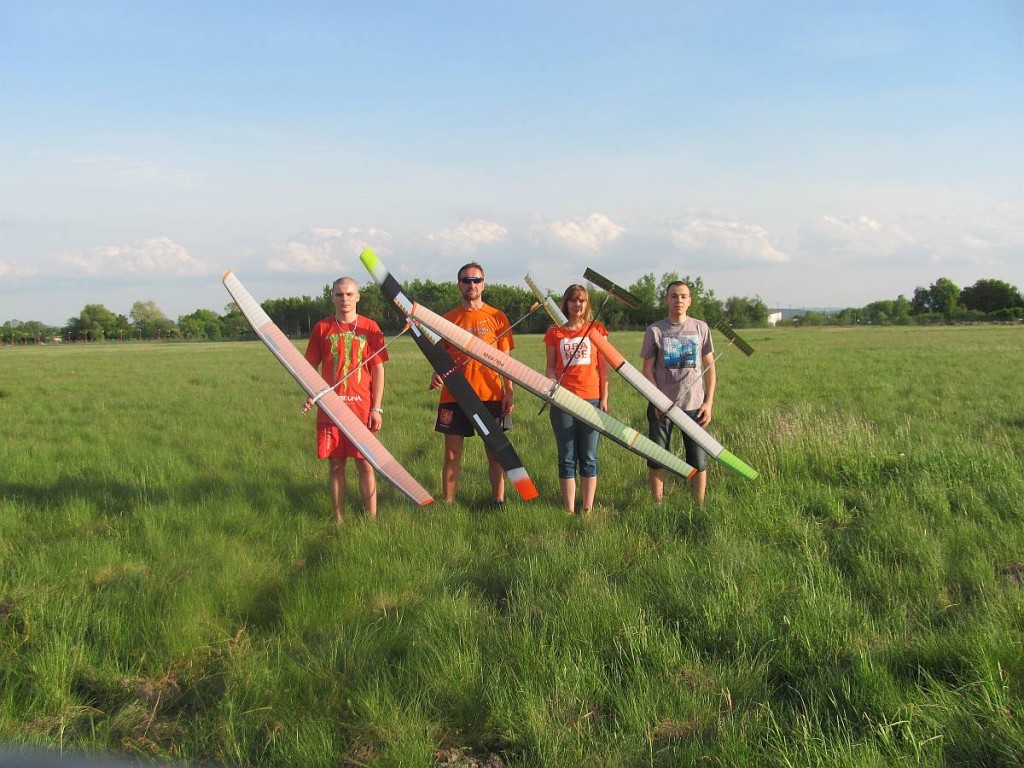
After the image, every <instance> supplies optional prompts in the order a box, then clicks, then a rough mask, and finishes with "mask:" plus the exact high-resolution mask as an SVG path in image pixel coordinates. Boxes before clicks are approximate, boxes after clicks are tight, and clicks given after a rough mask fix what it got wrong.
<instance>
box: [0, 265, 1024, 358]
mask: <svg viewBox="0 0 1024 768" xmlns="http://www.w3.org/2000/svg"><path fill="white" fill-rule="evenodd" d="M680 279H682V280H683V281H684V282H686V283H687V284H688V285H689V286H690V290H691V292H692V294H693V297H694V298H693V303H692V305H691V307H690V314H691V315H692V316H693V317H699V318H701V319H703V320H706V321H707V322H708V323H711V324H714V323H717V322H718V321H719V320H724V321H725V322H726V323H728V324H729V325H731V326H733V327H734V328H755V327H763V326H766V325H767V324H768V306H767V305H766V304H765V303H764V301H762V300H761V298H760V297H754V298H750V297H747V296H731V297H729V298H728V299H725V300H724V301H723V300H721V299H719V298H718V297H716V296H715V292H714V291H713V290H710V289H707V288H706V287H705V285H704V281H703V280H702V279H701V278H700V277H690V276H689V275H687V276H683V277H680V276H679V275H678V274H676V273H675V272H668V273H665V274H663V275H662V276H661V278H660V279H659V278H656V277H655V276H654V274H653V273H648V274H645V275H643V276H642V277H641V278H640V279H639V280H637V281H636V282H634V283H633V284H631V285H629V286H626V288H627V290H628V291H629V292H630V293H632V294H633V295H634V296H636V297H637V298H638V299H639V300H640V306H639V307H635V308H632V307H627V306H626V305H625V304H623V303H621V302H620V301H618V300H617V299H616V298H615V297H613V296H611V297H610V296H609V295H608V294H607V293H605V292H604V291H602V290H600V289H598V288H596V287H593V286H591V290H590V295H591V306H592V307H593V309H594V311H595V312H596V313H598V319H599V320H600V321H601V322H602V323H604V324H605V325H606V326H607V327H608V328H610V329H612V330H641V329H643V328H646V327H647V326H648V325H649V324H650V323H652V322H654V321H655V320H659V319H661V318H663V317H665V315H666V312H667V308H666V307H665V304H664V301H663V297H664V295H665V291H666V289H667V288H668V286H669V284H670V283H672V282H675V281H676V280H680ZM402 287H403V289H404V291H405V293H406V295H407V296H409V297H410V298H411V299H412V300H413V301H416V302H419V303H421V304H423V305H424V306H427V307H430V308H431V309H434V310H435V311H439V312H445V311H447V310H448V309H450V308H451V307H454V306H455V305H456V304H458V303H459V301H460V295H459V290H458V287H457V286H456V285H455V283H454V282H441V283H438V282H434V281H433V280H412V281H407V282H405V283H403V285H402ZM552 287H555V286H552ZM562 288H564V286H558V291H559V292H558V293H556V294H555V296H556V299H558V300H559V301H560V299H561V293H560V291H561V290H562ZM484 298H485V300H486V301H487V302H488V303H489V304H492V305H494V306H496V307H498V308H499V309H501V310H503V311H504V312H505V314H506V315H508V317H509V319H510V320H511V321H512V322H517V321H520V322H519V324H518V325H517V326H516V330H517V331H519V332H522V333H542V332H543V331H544V330H545V329H547V327H548V326H549V325H550V319H549V318H548V316H547V313H546V312H545V311H544V309H543V308H542V307H537V308H534V309H532V311H531V308H532V307H533V305H534V303H535V298H534V296H533V294H532V293H530V291H528V290H527V289H526V288H519V287H516V286H509V285H502V284H493V285H488V287H487V291H486V292H485V294H484ZM262 307H263V309H264V311H265V312H266V313H267V314H268V315H270V317H271V319H272V320H273V321H274V322H275V323H276V324H277V325H278V327H279V328H281V330H282V331H284V332H285V333H286V334H287V335H289V336H291V337H293V338H300V337H304V336H307V335H308V334H309V331H310V329H311V328H312V327H313V326H314V325H315V324H316V323H317V321H319V320H320V319H321V318H324V317H327V316H329V315H330V314H331V313H332V311H333V308H332V304H331V286H330V285H325V286H324V287H323V290H322V291H321V293H320V295H319V296H316V297H313V296H301V297H291V298H283V299H267V300H266V301H264V302H263V304H262ZM359 312H360V314H363V315H365V316H367V317H370V318H372V319H374V320H376V321H377V322H378V323H379V324H380V326H381V328H382V329H383V330H384V332H385V333H388V334H394V333H397V332H398V331H399V330H401V328H402V327H403V325H404V322H405V321H404V318H399V317H398V314H397V313H396V312H395V311H394V309H392V308H391V305H390V304H389V303H388V302H387V301H386V300H385V299H384V296H383V295H382V294H381V291H380V289H379V288H378V287H377V285H376V284H375V283H373V282H368V283H367V284H366V285H363V286H362V287H361V288H360V301H359ZM1021 319H1024V298H1022V297H1021V293H1020V291H1019V290H1018V289H1017V288H1015V287H1014V286H1012V285H1010V284H1009V283H1006V282H1004V281H1002V280H979V281H978V282H976V283H975V284H974V285H972V286H969V287H967V288H964V289H960V288H959V287H958V286H957V285H956V284H955V283H953V281H952V280H949V279H948V278H945V277H942V278H939V279H938V280H936V281H935V282H934V283H932V284H931V285H930V286H929V287H928V288H917V289H916V290H915V291H914V295H913V297H912V298H911V299H907V298H906V297H905V296H902V295H901V296H898V297H897V298H895V299H892V300H884V301H875V302H872V303H870V304H868V305H867V306H864V307H861V308H859V309H856V308H849V309H843V310H841V311H838V312H830V313H825V312H807V313H805V314H804V315H802V316H801V317H798V318H794V319H792V320H789V321H786V322H787V323H792V324H794V325H826V324H830V325H852V324H857V323H873V324H910V323H949V322H978V321H990V322H1000V321H1004V322H1005V321H1015V320H1021ZM253 338H255V335H254V334H253V332H252V329H251V328H250V327H249V324H248V322H246V320H245V318H244V317H243V316H242V313H241V312H240V311H239V310H238V307H237V306H235V305H234V304H233V303H231V304H228V305H227V307H226V308H225V310H224V314H218V313H216V312H214V311H213V310H209V309H197V310H196V311H194V312H192V313H190V314H188V315H181V316H180V317H179V318H178V319H177V320H176V321H175V320H171V319H170V318H168V317H167V316H166V315H165V314H164V313H163V312H162V311H161V310H160V308H159V307H158V306H157V305H156V303H155V302H153V301H136V302H135V303H134V304H133V305H132V308H131V311H130V312H129V313H128V314H127V315H118V314H114V313H113V312H111V311H110V310H108V309H107V308H106V307H104V306H103V305H102V304H87V305H86V306H85V307H83V308H82V311H81V312H80V313H79V314H78V316H77V317H72V318H70V319H69V320H68V321H67V323H65V325H64V326H63V327H60V328H56V327H52V326H47V325H45V324H44V323H40V322H37V321H34V320H33V321H27V322H21V321H19V320H8V321H7V322H6V323H4V324H3V326H2V327H0V340H2V341H3V343H5V344H11V343H40V342H55V341H65V342H79V341H130V340H139V341H141V340H164V339H166V340H190V341H219V340H238V339H253Z"/></svg>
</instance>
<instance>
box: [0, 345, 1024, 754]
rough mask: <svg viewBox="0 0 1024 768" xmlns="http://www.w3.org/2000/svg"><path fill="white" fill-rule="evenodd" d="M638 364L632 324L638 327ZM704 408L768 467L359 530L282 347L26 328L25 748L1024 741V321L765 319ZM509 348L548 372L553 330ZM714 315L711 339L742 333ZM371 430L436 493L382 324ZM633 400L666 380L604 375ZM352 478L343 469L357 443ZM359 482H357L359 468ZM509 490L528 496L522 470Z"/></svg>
mask: <svg viewBox="0 0 1024 768" xmlns="http://www.w3.org/2000/svg"><path fill="white" fill-rule="evenodd" d="M612 338H613V341H615V342H616V343H617V344H618V346H620V348H621V349H622V350H623V351H624V352H625V353H627V356H628V357H630V358H631V359H632V360H633V361H634V362H638V361H637V352H638V350H639V344H640V334H635V333H633V334H618V335H613V337H612ZM747 339H748V341H750V343H751V344H753V345H754V346H755V347H756V348H757V353H756V354H755V355H754V356H753V357H751V358H745V357H743V356H742V355H741V354H739V353H738V352H737V351H735V350H730V351H727V352H726V353H725V354H724V356H723V357H722V358H721V359H720V360H719V382H720V387H719V394H718V399H717V404H716V405H717V409H716V415H715V420H714V422H713V423H712V425H711V431H712V433H713V434H715V436H716V437H718V438H719V440H721V442H722V443H723V444H725V445H726V447H728V448H730V449H731V450H732V451H733V452H734V453H736V454H737V455H738V456H740V457H742V458H744V459H745V460H746V461H747V462H749V463H750V464H751V465H753V466H754V467H755V468H757V469H758V470H759V471H760V472H761V477H760V478H759V479H758V480H757V481H755V482H752V483H751V482H747V481H745V480H743V479H742V478H739V477H738V476H734V475H732V474H730V473H729V472H728V471H726V470H724V469H719V468H717V467H713V468H712V469H711V471H710V481H709V493H708V503H707V504H706V506H705V507H704V508H695V507H693V506H692V504H691V503H690V500H689V496H688V494H687V492H686V490H685V488H684V487H683V486H682V484H680V483H678V482H673V483H670V487H669V496H668V497H667V501H666V504H665V508H663V509H660V510H655V509H654V508H653V507H652V505H651V504H650V501H649V499H648V494H647V491H646V469H645V467H644V465H643V462H642V461H641V460H639V459H637V458H636V457H635V456H633V455H632V454H629V453H628V452H626V451H624V450H623V449H621V448H619V447H618V446H616V445H614V444H612V443H610V442H605V443H603V444H602V448H601V470H600V481H599V487H598V500H597V501H598V503H597V507H596V509H595V512H594V513H593V514H592V515H590V516H588V517H585V518H569V517H567V516H566V515H565V514H564V513H563V512H562V511H561V508H560V505H559V502H558V480H557V477H556V474H555V470H554V464H555V451H554V444H553V439H552V437H551V432H550V426H549V424H548V420H547V413H546V412H545V413H544V414H543V415H540V414H538V410H539V406H540V402H539V401H538V400H536V399H535V398H532V397H530V396H529V395H527V394H526V393H522V392H521V393H519V395H518V408H517V412H516V427H515V429H514V430H513V432H512V438H513V442H514V443H515V445H516V447H517V449H518V451H519V452H520V454H521V455H522V456H523V458H524V460H525V463H526V466H527V469H528V470H529V471H530V473H531V475H532V476H533V478H534V479H535V481H536V483H537V485H538V488H539V489H540V491H541V498H540V499H537V500H536V501H533V502H530V503H525V502H522V501H519V500H517V499H514V498H513V497H512V496H511V495H510V496H509V499H510V501H509V503H508V504H507V506H506V508H505V509H504V510H502V511H495V510H492V509H489V508H488V507H487V504H486V502H487V500H488V498H489V492H488V485H487V480H486V465H485V462H484V460H483V456H482V450H481V448H480V446H479V444H478V441H473V443H471V444H469V445H468V446H467V455H466V462H465V468H464V472H463V480H462V486H461V488H460V499H461V500H460V502H459V503H457V504H455V505H453V506H451V507H445V506H443V505H441V504H439V503H438V504H433V505H431V506H429V507H426V508H423V509H417V508H414V507H413V506H412V505H411V504H409V503H408V502H407V501H406V500H405V499H404V497H402V496H401V495H400V494H398V493H397V492H396V491H394V490H393V489H391V488H389V487H384V486H383V485H382V487H381V498H380V520H379V521H378V522H377V523H376V524H374V523H372V522H370V521H368V520H366V519H365V518H363V517H362V516H361V515H360V514H359V510H358V502H357V498H358V494H350V496H351V499H352V501H351V502H350V511H349V516H348V522H347V523H346V524H345V526H343V527H342V528H340V529H336V528H335V526H334V524H333V522H332V515H331V512H330V503H329V499H328V496H327V484H326V467H325V466H324V464H323V463H322V462H318V461H316V459H315V458H313V435H312V428H313V427H312V424H313V416H312V414H307V415H306V416H302V415H301V414H300V411H301V407H302V402H303V400H304V397H303V395H302V393H301V392H300V390H299V388H298V387H297V385H296V384H295V383H294V382H293V381H292V379H291V378H290V377H289V376H288V375H287V374H286V373H285V372H284V370H283V369H282V368H281V367H280V366H279V365H278V364H277V363H276V362H275V361H274V359H273V358H272V357H271V355H270V354H269V352H267V351H266V350H265V349H264V348H263V347H262V346H261V345H259V344H258V343H224V344H214V343H210V344H195V345H187V344H139V343H127V344H117V343H108V344H105V345H104V344H94V345H74V346H64V347H30V348H25V347H19V348H13V347H5V348H0V424H2V428H0V434H2V438H3V439H2V440H0V744H4V745H7V746H11V745H36V746H46V747H52V748H56V749H62V750H83V749H84V750H88V751H90V752H115V753H130V754H134V755H142V756H146V757H151V758H154V759H160V760H163V761H165V762H166V761H181V762H196V763H202V764H229V765H270V766H300V765H301V766H370V765H372V766H391V765H408V766H431V765H462V766H470V765H488V766H491V768H495V767H496V766H500V765H505V766H577V765H579V766H584V765H585V766H609V767H611V766H646V765H652V766H672V765H691V764H700V765H712V766H739V765H757V766H818V765H829V766H892V765H924V766H952V765H965V766H966V765H970V766H1008V767H1009V766H1015V767H1016V766H1020V765H1022V764H1024V473H1022V461H1021V456H1022V454H1024V397H1022V391H1024V387H1022V385H1021V382H1022V381H1024V329H1020V328H1012V327H972V328H864V329H814V330H811V329H807V330H799V331H793V330H759V331H751V332H749V333H748V334H747ZM517 341H518V344H519V349H518V352H517V355H518V356H519V357H520V358H521V359H523V360H525V361H527V362H528V363H530V364H532V365H533V366H534V367H535V368H541V369H542V368H543V363H542V359H543V348H542V343H541V340H540V337H536V336H534V337H523V336H520V337H518V338H517ZM721 341H722V339H721V337H718V338H717V339H716V342H721ZM390 351H392V353H393V354H392V362H391V363H389V364H388V389H387V393H386V396H385V407H386V411H387V413H386V417H385V427H384V430H383V431H382V433H381V439H382V440H383V442H384V443H385V444H386V445H387V446H388V448H389V449H390V450H391V451H392V453H394V454H395V456H396V457H398V458H399V459H400V460H401V461H402V462H403V463H404V464H405V465H406V467H407V468H408V469H409V470H410V471H411V472H412V473H413V475H414V476H416V477H417V478H418V479H419V480H420V482H422V483H423V484H424V485H425V486H426V487H427V488H428V489H430V490H431V491H433V492H435V493H437V491H438V483H439V472H440V464H441V441H440V439H439V438H438V437H437V436H436V435H435V434H434V433H433V432H432V430H431V426H432V420H433V412H434V406H435V398H436V393H430V392H428V391H427V381H428V372H427V367H426V364H425V362H423V360H422V358H421V357H420V356H419V353H418V352H417V351H416V349H415V348H414V346H413V345H412V342H411V341H409V340H407V339H401V340H399V341H397V342H396V343H395V344H394V345H392V347H391V348H390ZM612 384H613V389H612V412H613V415H616V416H617V417H618V418H620V419H622V420H624V421H628V422H630V423H632V424H633V426H636V427H638V428H642V427H643V426H644V421H643V404H642V403H641V401H640V399H639V397H638V396H636V395H635V394H634V393H632V391H631V390H629V388H628V387H627V386H626V384H625V382H622V381H620V380H615V381H613V383H612ZM350 471H351V470H350ZM354 485H355V483H354V477H353V476H351V475H350V487H352V488H353V489H354ZM510 493H511V491H510Z"/></svg>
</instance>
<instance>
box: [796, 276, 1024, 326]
mask: <svg viewBox="0 0 1024 768" xmlns="http://www.w3.org/2000/svg"><path fill="white" fill-rule="evenodd" d="M1021 320H1024V296H1022V295H1021V292H1020V291H1019V290H1018V289H1017V288H1016V287H1015V286H1013V285H1010V284H1009V283H1007V282H1005V281H1003V280H991V279H988V280H979V281H978V282H976V283H975V284H974V285H971V286H968V287H966V288H963V289H961V288H960V287H959V286H957V284H956V283H954V282H953V281H952V280H950V279H949V278H947V277H940V278H939V279H938V280H936V281H935V282H934V283H932V284H931V285H930V286H928V287H927V288H923V287H918V288H916V289H915V290H914V295H913V297H912V298H910V299H908V298H907V297H906V296H902V295H901V296H898V297H896V298H895V299H891V300H886V301H873V302H871V303H870V304H868V305H867V306H864V307H861V308H860V309H854V308H850V309H843V310H840V311H838V312H828V313H825V312H807V313H805V314H804V315H802V316H800V317H795V318H792V319H791V320H788V321H786V322H787V323H791V324H793V325H855V324H858V323H868V324H874V325H910V324H938V323H975V322H996V323H998V322H1019V321H1021Z"/></svg>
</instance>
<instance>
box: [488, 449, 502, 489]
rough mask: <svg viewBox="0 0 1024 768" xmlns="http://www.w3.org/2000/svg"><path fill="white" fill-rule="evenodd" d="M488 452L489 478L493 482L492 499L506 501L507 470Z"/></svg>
mask: <svg viewBox="0 0 1024 768" xmlns="http://www.w3.org/2000/svg"><path fill="white" fill-rule="evenodd" d="M485 450H487V476H488V477H489V478H490V481H491V498H492V499H494V500H495V501H504V500H505V470H504V468H502V466H501V462H500V461H498V459H497V457H496V456H494V454H492V453H491V451H490V449H485Z"/></svg>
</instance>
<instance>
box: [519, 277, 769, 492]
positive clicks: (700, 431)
mask: <svg viewBox="0 0 1024 768" xmlns="http://www.w3.org/2000/svg"><path fill="white" fill-rule="evenodd" d="M525 279H526V284H527V285H528V286H530V290H531V291H533V293H534V295H535V296H536V297H537V299H538V300H539V301H542V302H544V308H545V309H546V310H547V311H548V314H549V315H551V319H552V320H554V322H555V325H558V326H563V325H565V324H566V322H568V321H567V320H566V317H565V315H564V314H562V309H561V307H559V306H558V304H557V303H555V301H554V300H552V298H551V297H550V296H545V295H544V294H543V293H542V292H541V290H540V288H538V287H537V284H536V283H535V282H534V281H533V278H532V277H530V276H529V275H527V276H526V278H525ZM591 282H593V281H591ZM612 285H614V283H613V284H612ZM609 292H612V291H609ZM612 293H613V292H612ZM613 295H617V294H615V293H613ZM590 338H591V339H592V340H593V341H594V345H595V346H596V347H597V349H598V351H600V352H601V354H603V355H604V356H605V358H606V359H607V360H608V363H609V364H610V365H611V366H612V368H614V369H615V370H616V371H618V373H619V375H620V376H622V378H624V379H625V380H626V381H628V382H629V383H630V385H631V386H632V387H633V388H634V389H635V390H636V391H637V392H639V393H640V394H641V395H643V396H644V397H645V398H647V400H648V401H649V402H650V403H652V404H653V405H654V407H655V408H657V409H658V410H659V411H662V412H663V413H664V414H665V415H666V416H667V417H668V418H669V419H671V421H672V423H673V424H675V425H676V426H677V427H679V428H680V429H681V430H683V432H685V433H686V434H687V435H689V436H690V437H691V438H692V439H693V440H695V441H696V442H697V444H698V445H699V446H700V447H701V448H703V449H704V450H705V451H706V452H707V453H708V454H709V455H710V456H712V457H713V458H714V459H715V460H717V461H719V462H721V463H722V464H724V465H725V466H727V467H728V468H729V469H731V470H733V471H734V472H736V473H738V474H740V475H742V476H743V477H745V478H747V479H748V480H753V479H754V478H755V477H757V471H756V470H754V469H753V468H751V467H750V466H748V465H747V464H746V463H745V462H744V461H743V460H742V459H740V458H739V457H737V456H735V455H734V454H732V453H730V452H729V451H727V450H726V449H725V448H723V447H722V444H721V443H719V442H718V441H717V440H715V438H713V437H712V436H711V435H710V434H709V433H708V431H707V430H706V429H704V428H703V427H702V426H701V425H700V424H698V423H697V422H696V421H694V420H693V419H691V418H690V417H689V416H687V415H686V413H685V412H684V411H683V410H682V409H681V408H680V407H679V406H677V405H676V404H675V403H673V402H672V400H671V399H670V398H669V397H668V396H667V395H666V394H665V393H663V392H662V391H661V390H660V389H658V388H657V387H656V386H654V385H653V384H652V383H651V382H650V381H648V380H647V378H646V377H645V376H644V375H643V373H641V372H640V371H638V370H637V369H636V368H635V367H634V366H633V365H632V364H630V363H629V361H627V360H626V358H624V357H623V356H622V354H621V353H620V352H619V351H618V350H617V349H616V348H615V347H614V346H612V343H611V342H610V341H608V339H607V338H605V337H604V336H602V335H601V334H599V333H594V334H591V336H590Z"/></svg>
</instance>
